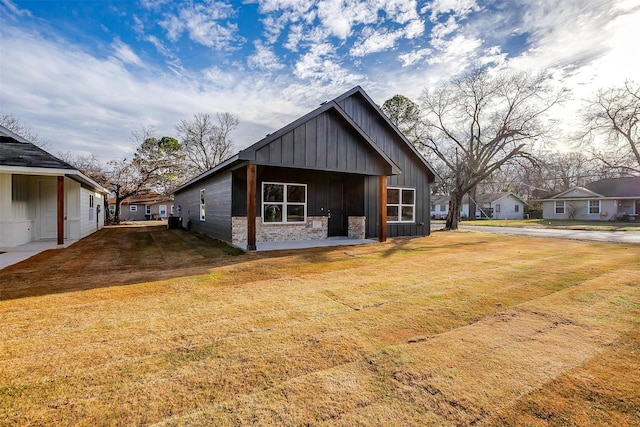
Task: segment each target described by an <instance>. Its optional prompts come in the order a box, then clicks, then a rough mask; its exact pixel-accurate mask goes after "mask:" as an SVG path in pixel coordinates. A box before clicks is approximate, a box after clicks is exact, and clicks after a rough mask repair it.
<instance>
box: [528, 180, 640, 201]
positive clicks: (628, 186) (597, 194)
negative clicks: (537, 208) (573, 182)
mask: <svg viewBox="0 0 640 427" xmlns="http://www.w3.org/2000/svg"><path fill="white" fill-rule="evenodd" d="M576 194H577V195H576ZM590 198H591V199H594V198H595V199H602V198H632V199H634V198H640V176H634V177H624V178H607V179H601V180H599V181H594V182H590V183H588V184H586V185H585V186H584V187H579V186H578V187H571V188H570V189H568V190H565V191H562V192H560V193H557V194H553V195H551V196H549V197H546V198H544V199H540V200H541V201H551V200H558V199H564V200H569V199H590Z"/></svg>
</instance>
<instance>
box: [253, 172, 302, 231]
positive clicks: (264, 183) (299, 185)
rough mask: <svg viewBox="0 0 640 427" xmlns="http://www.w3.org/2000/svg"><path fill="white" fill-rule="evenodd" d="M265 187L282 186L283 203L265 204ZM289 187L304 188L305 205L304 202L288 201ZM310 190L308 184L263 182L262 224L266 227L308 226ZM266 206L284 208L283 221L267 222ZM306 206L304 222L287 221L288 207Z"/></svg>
mask: <svg viewBox="0 0 640 427" xmlns="http://www.w3.org/2000/svg"><path fill="white" fill-rule="evenodd" d="M265 185H282V186H283V189H282V202H265V200H264V186H265ZM288 186H297V187H304V203H302V202H289V201H288V200H287V187H288ZM307 190H308V188H307V184H302V183H296V182H274V181H263V182H262V193H261V197H260V198H261V199H262V206H261V210H260V216H261V218H262V223H263V224H265V225H269V224H298V225H301V224H306V223H307V204H308V201H309V196H308V191H307ZM265 205H281V206H282V221H279V222H276V221H265V218H264V207H265ZM290 205H291V206H304V218H303V220H302V221H287V216H288V215H287V211H288V206H290Z"/></svg>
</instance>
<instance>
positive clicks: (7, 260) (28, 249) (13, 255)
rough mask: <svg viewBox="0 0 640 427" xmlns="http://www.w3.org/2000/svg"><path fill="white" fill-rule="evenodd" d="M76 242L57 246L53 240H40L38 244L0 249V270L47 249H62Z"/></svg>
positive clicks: (72, 241) (67, 242)
mask: <svg viewBox="0 0 640 427" xmlns="http://www.w3.org/2000/svg"><path fill="white" fill-rule="evenodd" d="M75 242H77V240H65V241H64V244H63V245H58V244H57V243H56V241H55V240H41V241H38V242H29V243H25V244H24V245H20V246H16V247H15V248H3V247H0V252H3V253H0V270H2V269H3V268H5V267H8V266H10V265H13V264H17V263H19V262H21V261H24V260H25V259H27V258H31V257H32V256H34V255H37V254H39V253H40V252H44V251H47V250H49V249H62V248H66V247H69V246H71V245H73V244H74V243H75Z"/></svg>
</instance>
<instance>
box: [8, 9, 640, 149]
mask: <svg viewBox="0 0 640 427" xmlns="http://www.w3.org/2000/svg"><path fill="white" fill-rule="evenodd" d="M638 40H640V0H624V1H605V0H564V1H562V2H558V1H556V0H539V1H535V2H532V1H529V0H512V1H491V0H489V1H480V0H459V1H455V0H433V1H415V0H319V1H311V0H245V1H224V0H219V1H169V0H140V1H135V0H127V1H90V0H85V1H18V0H0V111H1V112H2V113H5V114H13V115H14V116H15V117H17V118H19V119H21V120H22V121H23V122H25V123H26V124H28V125H29V126H30V127H31V128H32V129H33V130H34V131H35V132H37V133H38V135H39V137H40V139H42V140H45V141H47V142H48V149H49V151H52V152H54V153H58V152H67V151H71V152H74V153H77V154H95V155H96V156H97V157H98V158H99V159H100V160H101V161H107V160H110V159H113V158H116V157H125V156H127V157H130V156H131V154H132V153H133V150H134V148H135V147H134V144H133V142H132V141H131V138H130V134H131V131H133V130H136V129H139V128H140V127H141V126H147V127H153V128H154V129H155V130H156V133H157V134H158V136H163V135H171V136H175V129H174V127H175V125H176V123H178V121H179V120H180V119H189V118H191V117H192V116H193V114H195V113H196V112H207V113H212V114H214V113H216V112H225V111H227V112H231V113H233V114H235V115H236V116H238V118H239V119H240V127H239V128H238V130H237V131H236V132H235V133H234V134H233V135H232V136H233V140H234V143H235V148H236V149H241V148H244V147H246V146H248V145H250V144H251V143H253V142H256V141H257V140H259V139H260V138H262V137H263V136H264V135H265V134H266V133H269V132H272V131H273V130H275V129H277V128H279V127H281V126H283V125H285V124H287V123H288V122H290V121H291V120H293V119H295V118H297V117H298V116H300V115H302V114H305V113H306V112H308V111H310V110H311V109H313V108H315V107H316V106H317V105H318V104H320V103H321V102H323V101H325V100H327V99H331V98H333V97H335V96H337V95H339V94H340V93H342V92H344V91H346V90H348V89H350V88H352V87H353V86H355V85H360V86H362V87H363V88H364V89H365V90H366V91H367V92H368V93H369V94H370V95H371V96H372V98H373V99H374V100H375V101H376V102H378V103H380V104H382V103H383V102H384V100H385V99H388V98H390V97H391V96H393V95H395V94H397V93H400V94H404V95H406V96H409V97H410V98H412V99H414V100H416V101H417V100H418V99H419V96H420V93H421V92H422V91H423V89H424V88H425V87H431V86H433V85H437V84H438V83H439V82H441V81H443V80H446V79H448V78H450V77H451V76H452V75H455V74H459V73H461V72H464V71H466V70H469V69H471V68H472V67H475V66H478V65H481V66H488V67H492V68H496V69H504V70H518V71H521V70H525V71H531V72H538V71H544V72H547V73H549V75H550V76H552V78H553V79H554V81H555V82H556V83H557V84H558V85H559V86H565V87H567V88H569V89H570V90H571V94H572V99H573V101H571V102H569V103H567V104H566V105H565V106H564V107H562V110H558V111H556V115H557V116H559V117H561V118H562V119H564V120H565V126H566V128H570V127H571V126H573V125H574V122H575V116H576V110H575V107H576V106H577V105H578V101H579V100H580V99H582V98H584V97H586V96H588V95H589V94H591V93H593V92H595V90H597V89H598V88H600V87H604V86H609V85H617V84H621V83H623V82H624V80H625V79H628V78H633V79H635V80H636V81H637V80H640V77H639V75H640V72H639V71H638V70H640V59H639V58H640V55H638V54H637V52H638V48H637V41H638Z"/></svg>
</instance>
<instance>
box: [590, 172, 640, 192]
mask: <svg viewBox="0 0 640 427" xmlns="http://www.w3.org/2000/svg"><path fill="white" fill-rule="evenodd" d="M585 187H586V188H588V189H589V190H591V191H593V192H595V193H598V194H602V195H603V196H606V197H640V176H634V177H626V178H609V179H601V180H600V181H595V182H590V183H589V184H587V185H585Z"/></svg>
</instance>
